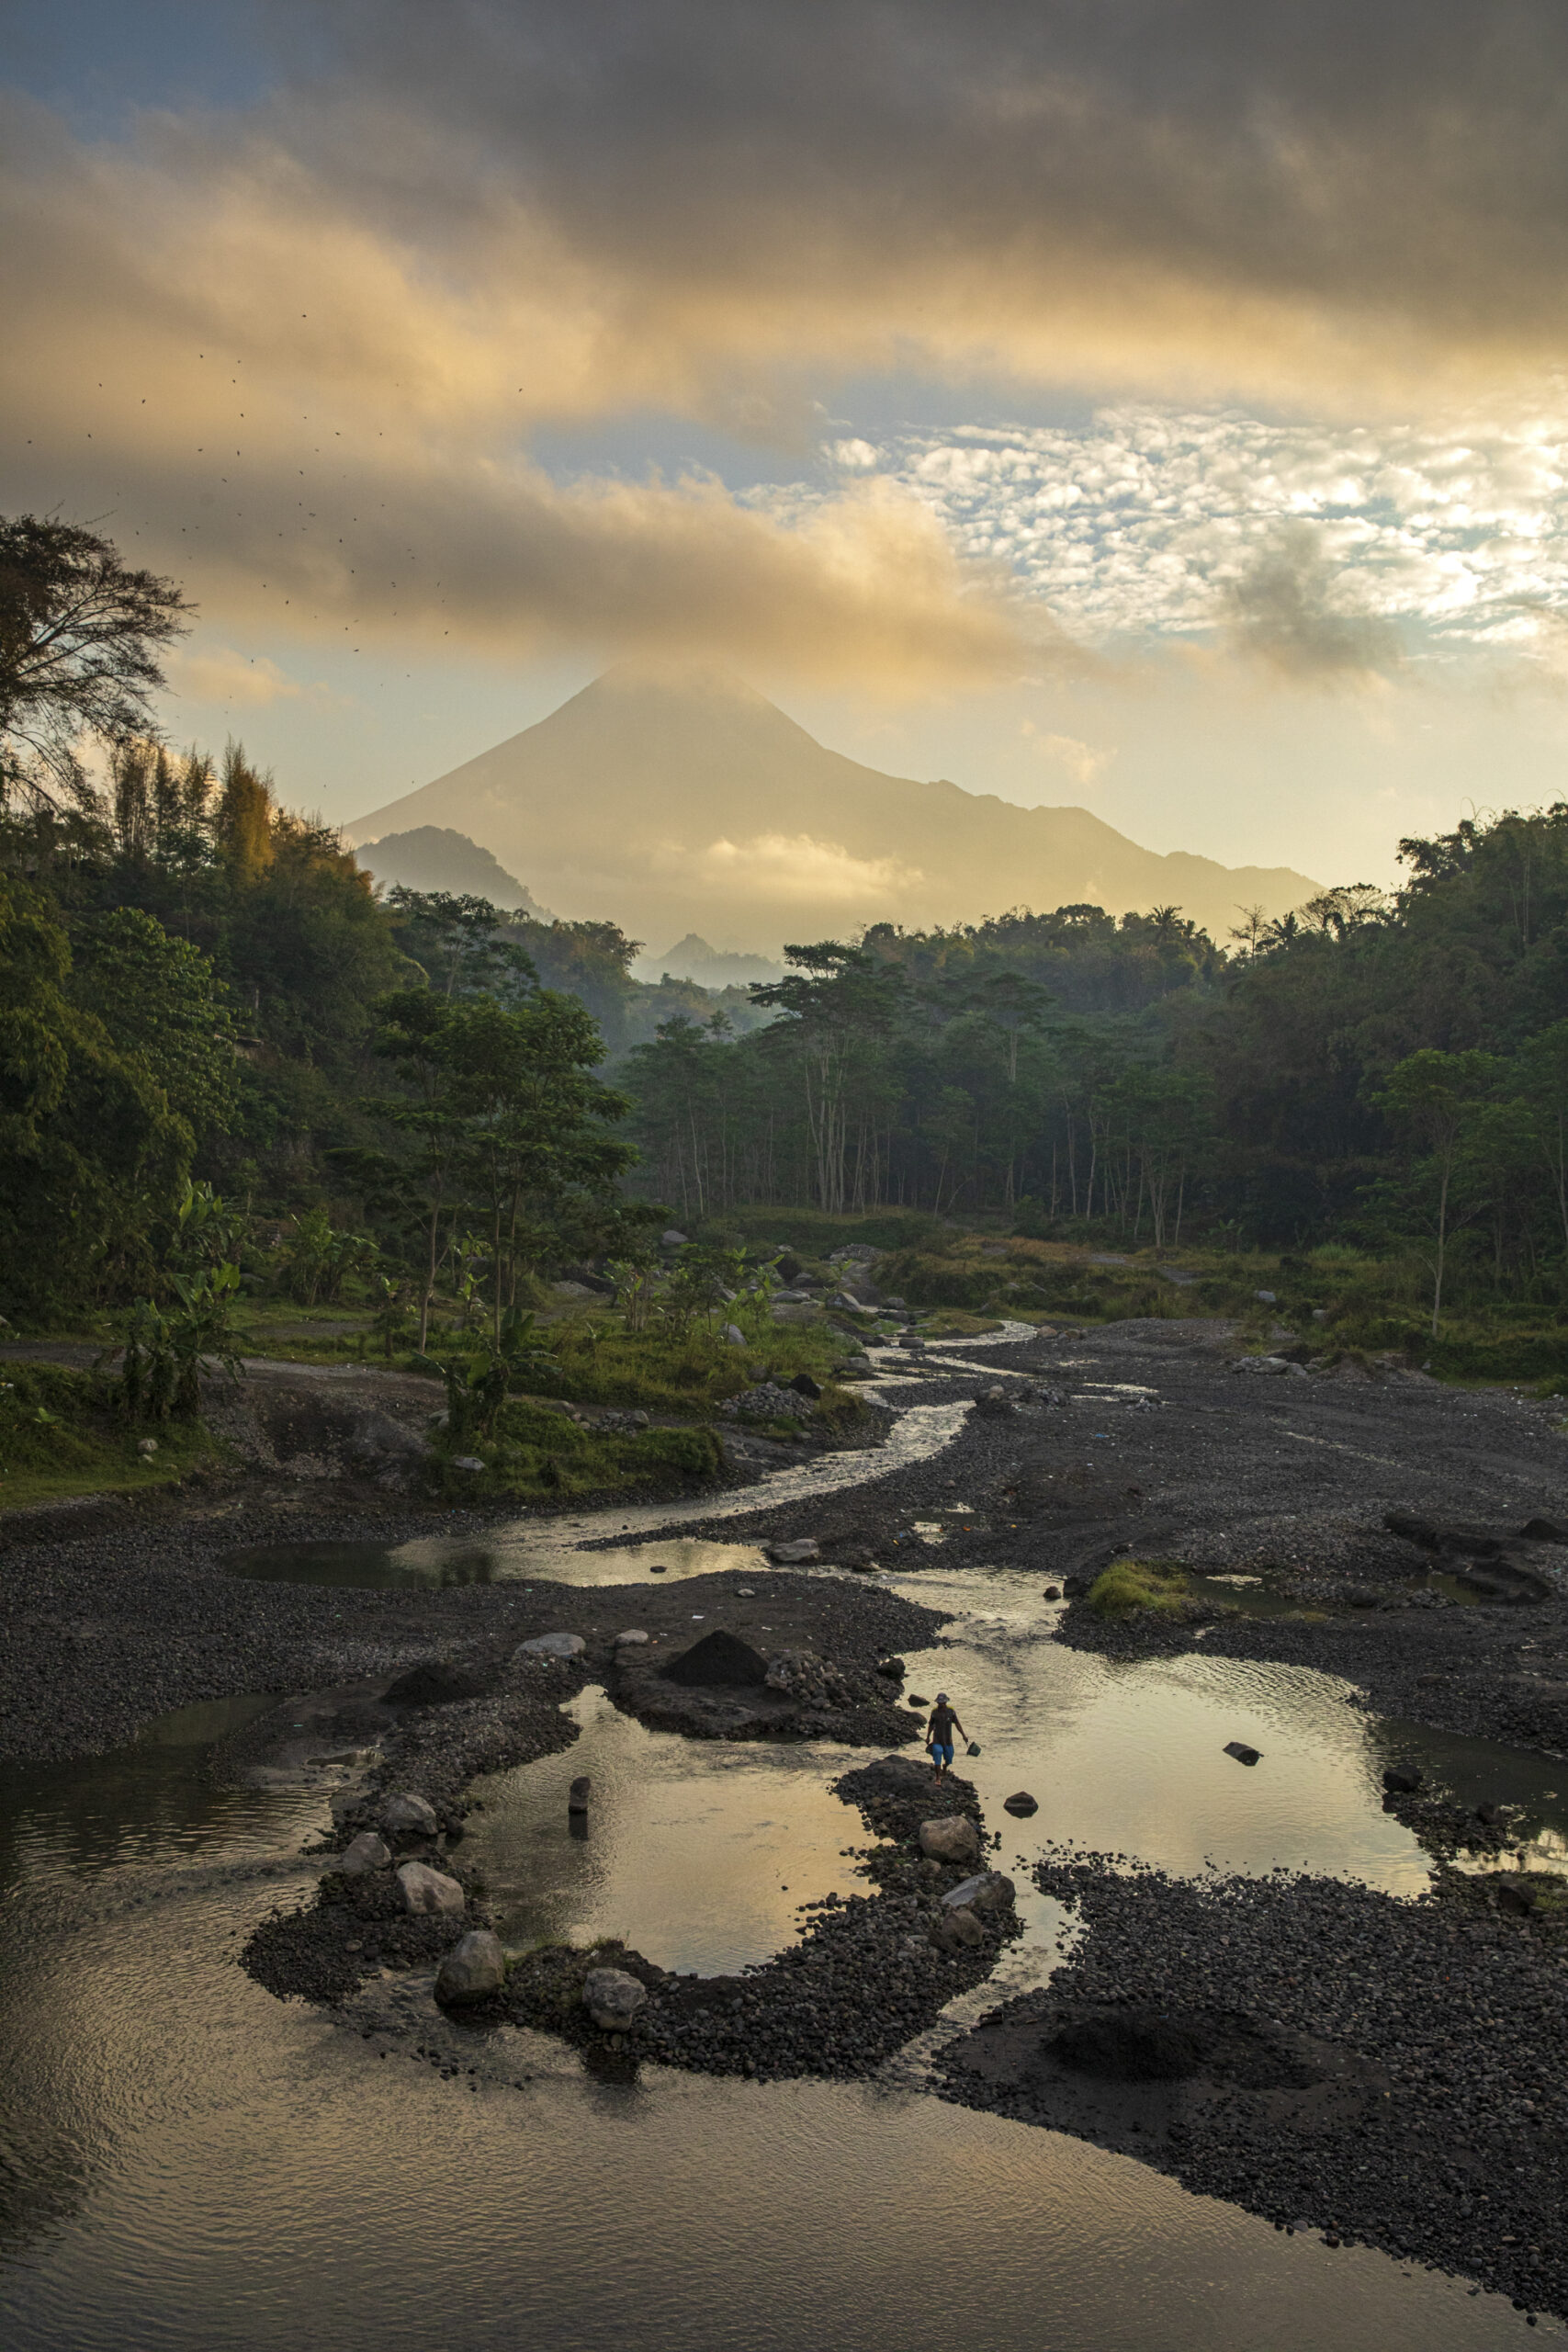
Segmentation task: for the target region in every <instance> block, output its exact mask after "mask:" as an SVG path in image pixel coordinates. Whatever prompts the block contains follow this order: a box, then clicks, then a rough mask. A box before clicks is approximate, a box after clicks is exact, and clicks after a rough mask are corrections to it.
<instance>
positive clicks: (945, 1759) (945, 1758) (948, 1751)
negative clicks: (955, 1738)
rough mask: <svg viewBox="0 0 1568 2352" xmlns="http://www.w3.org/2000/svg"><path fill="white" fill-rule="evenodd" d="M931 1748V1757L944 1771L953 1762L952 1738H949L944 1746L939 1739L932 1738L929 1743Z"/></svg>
mask: <svg viewBox="0 0 1568 2352" xmlns="http://www.w3.org/2000/svg"><path fill="white" fill-rule="evenodd" d="M931 1756H932V1758H933V1759H934V1760H935V1761H936V1762H937V1763H938V1764H940V1765H941V1766H942V1770H943V1771H946V1770H948V1769H949V1768H950V1767H951V1765H952V1763H953V1742H952V1740H949V1741H948V1742H947V1744H946V1746H945V1747H944V1746H943V1745H942V1741H941V1740H940V1739H933V1740H932V1741H931Z"/></svg>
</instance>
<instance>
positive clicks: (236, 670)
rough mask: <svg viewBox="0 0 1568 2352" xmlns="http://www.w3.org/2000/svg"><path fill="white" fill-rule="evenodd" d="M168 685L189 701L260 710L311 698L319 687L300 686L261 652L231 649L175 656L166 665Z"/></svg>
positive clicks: (192, 652) (225, 647)
mask: <svg viewBox="0 0 1568 2352" xmlns="http://www.w3.org/2000/svg"><path fill="white" fill-rule="evenodd" d="M168 677H169V684H170V685H171V686H172V687H173V689H174V691H175V694H177V695H184V696H185V697H186V700H187V701H190V702H206V703H215V704H220V705H223V706H225V707H230V708H241V709H247V710H261V709H264V708H265V706H266V705H267V704H268V703H273V702H293V701H297V700H298V699H299V696H300V695H304V694H307V693H309V694H310V695H316V694H318V693H319V692H320V689H319V688H315V687H305V686H302V685H301V684H299V680H298V679H296V678H291V677H289V675H288V673H287V671H284V670H280V669H279V668H278V666H277V664H276V662H271V661H269V660H268V659H267V657H266V655H265V653H254V654H245V653H238V652H236V651H235V650H234V649H233V647H232V646H227V645H226V646H222V647H220V648H219V649H218V650H216V651H213V652H195V651H186V652H181V653H176V654H175V657H174V659H173V660H172V661H171V662H169V664H168Z"/></svg>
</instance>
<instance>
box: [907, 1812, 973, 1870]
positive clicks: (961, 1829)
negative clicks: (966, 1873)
mask: <svg viewBox="0 0 1568 2352" xmlns="http://www.w3.org/2000/svg"><path fill="white" fill-rule="evenodd" d="M920 1851H921V1853H922V1854H925V1855H928V1856H929V1857H930V1859H931V1860H932V1861H933V1862H977V1861H978V1860H979V1859H980V1832H979V1830H978V1829H977V1828H976V1826H975V1824H974V1823H973V1822H972V1821H971V1820H970V1818H969V1816H968V1815H967V1814H966V1813H948V1814H943V1815H941V1816H940V1818H939V1819H937V1820H935V1821H922V1822H921V1824H920Z"/></svg>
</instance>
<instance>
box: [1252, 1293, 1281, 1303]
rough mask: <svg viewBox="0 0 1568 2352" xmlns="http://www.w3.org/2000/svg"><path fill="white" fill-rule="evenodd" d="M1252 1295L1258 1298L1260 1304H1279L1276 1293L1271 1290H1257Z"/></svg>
mask: <svg viewBox="0 0 1568 2352" xmlns="http://www.w3.org/2000/svg"><path fill="white" fill-rule="evenodd" d="M1252 1295H1253V1297H1254V1298H1255V1299H1257V1301H1258V1305H1259V1306H1278V1304H1279V1301H1278V1299H1277V1297H1276V1296H1275V1294H1274V1293H1273V1292H1272V1291H1271V1290H1255V1291H1254V1292H1253V1294H1252Z"/></svg>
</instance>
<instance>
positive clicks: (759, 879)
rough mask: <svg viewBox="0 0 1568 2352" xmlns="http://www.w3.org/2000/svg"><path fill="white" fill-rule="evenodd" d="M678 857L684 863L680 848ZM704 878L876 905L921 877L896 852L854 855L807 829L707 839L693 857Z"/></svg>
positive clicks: (796, 897) (846, 904)
mask: <svg viewBox="0 0 1568 2352" xmlns="http://www.w3.org/2000/svg"><path fill="white" fill-rule="evenodd" d="M679 862H680V863H681V865H685V864H686V863H687V859H686V855H685V853H684V852H682V853H680V854H679ZM696 867H697V871H698V873H699V875H700V876H701V877H702V879H703V880H704V881H705V882H709V883H719V884H721V885H725V886H727V887H729V888H734V889H735V890H737V891H738V892H744V893H746V894H747V895H748V896H750V897H753V898H762V899H770V900H773V901H774V902H780V903H784V904H793V903H795V902H797V901H798V902H799V903H800V904H802V905H805V904H807V903H810V904H813V905H818V906H820V905H823V904H828V905H832V906H837V907H842V908H846V909H848V908H851V907H870V906H874V905H875V906H880V905H883V904H885V903H886V901H887V900H888V899H892V898H895V897H896V896H897V894H898V893H899V892H901V891H907V890H908V889H909V888H910V887H911V886H912V885H913V884H915V883H917V882H921V881H923V880H924V879H925V877H924V876H923V875H922V874H921V872H920V870H919V866H915V865H905V864H904V862H903V860H902V859H901V858H897V857H854V856H852V855H851V854H850V852H849V851H848V850H847V849H845V848H843V847H842V845H841V844H840V842H824V841H818V840H816V839H815V838H814V837H813V836H812V835H811V834H810V833H795V834H787V833H758V834H756V835H754V836H753V838H752V839H751V840H750V841H749V842H730V841H716V842H709V844H708V846H707V848H706V849H705V850H704V851H703V852H702V853H701V854H700V855H699V856H698V858H697V860H696Z"/></svg>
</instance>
